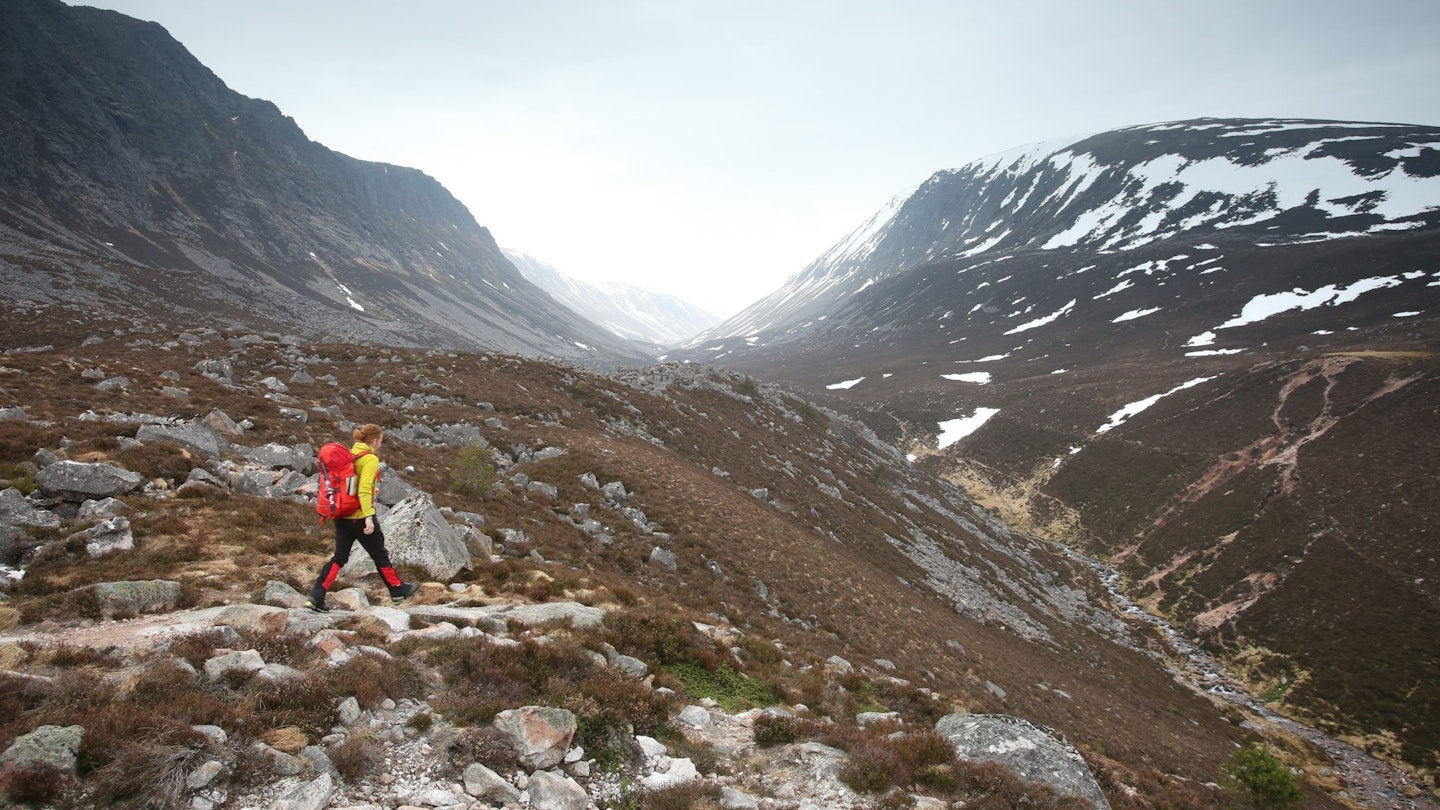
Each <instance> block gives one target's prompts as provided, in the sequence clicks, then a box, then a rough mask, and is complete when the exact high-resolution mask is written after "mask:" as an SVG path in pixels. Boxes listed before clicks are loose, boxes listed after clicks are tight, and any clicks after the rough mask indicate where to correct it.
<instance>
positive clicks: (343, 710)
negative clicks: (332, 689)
mask: <svg viewBox="0 0 1440 810" xmlns="http://www.w3.org/2000/svg"><path fill="white" fill-rule="evenodd" d="M335 715H336V717H337V718H339V720H340V725H342V726H353V725H355V724H356V723H357V722H359V721H360V701H358V700H356V699H355V698H354V697H347V698H345V699H344V700H342V701H340V705H339V706H337V707H336V709H335Z"/></svg>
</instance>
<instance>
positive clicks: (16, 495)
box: [0, 487, 60, 529]
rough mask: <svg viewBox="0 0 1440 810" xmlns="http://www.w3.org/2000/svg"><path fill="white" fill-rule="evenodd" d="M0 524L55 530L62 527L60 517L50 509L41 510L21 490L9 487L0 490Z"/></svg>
mask: <svg viewBox="0 0 1440 810" xmlns="http://www.w3.org/2000/svg"><path fill="white" fill-rule="evenodd" d="M0 523H8V524H10V525H11V526H34V527H36V528H40V529H53V528H56V527H57V526H59V525H60V516H59V515H57V514H55V513H54V512H51V511H49V510H48V509H41V508H39V507H38V506H36V505H35V504H34V503H32V502H31V501H30V499H29V498H27V497H25V496H24V494H22V493H21V492H20V490H18V489H16V488H14V487H7V488H6V489H4V490H0Z"/></svg>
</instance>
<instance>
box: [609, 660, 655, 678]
mask: <svg viewBox="0 0 1440 810" xmlns="http://www.w3.org/2000/svg"><path fill="white" fill-rule="evenodd" d="M610 664H611V666H614V667H615V668H616V669H618V670H620V671H621V672H624V673H625V674H627V675H632V676H634V677H636V678H643V677H645V676H646V675H648V674H650V667H649V666H647V665H646V664H645V662H644V661H641V660H640V659H639V658H636V657H634V656H630V655H617V656H615V658H614V659H612V660H611V661H610Z"/></svg>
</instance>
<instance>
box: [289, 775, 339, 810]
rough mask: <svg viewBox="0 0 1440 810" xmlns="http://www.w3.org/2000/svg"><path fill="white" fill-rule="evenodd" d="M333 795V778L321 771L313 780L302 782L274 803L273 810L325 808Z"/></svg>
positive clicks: (323, 809)
mask: <svg viewBox="0 0 1440 810" xmlns="http://www.w3.org/2000/svg"><path fill="white" fill-rule="evenodd" d="M334 796H335V780H334V779H333V778H332V777H331V776H330V774H328V773H322V774H320V776H318V777H316V778H315V780H314V781H311V782H302V783H301V784H299V785H297V786H296V787H295V789H294V790H291V791H290V792H289V793H287V794H285V795H284V796H282V797H281V798H280V799H279V800H278V801H276V803H275V810H325V808H327V807H329V806H330V800H331V799H332V798H333V797H334Z"/></svg>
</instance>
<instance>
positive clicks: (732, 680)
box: [667, 664, 775, 713]
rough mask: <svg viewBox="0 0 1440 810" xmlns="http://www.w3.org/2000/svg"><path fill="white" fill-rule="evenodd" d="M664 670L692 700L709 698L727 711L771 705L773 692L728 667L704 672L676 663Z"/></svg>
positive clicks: (697, 666)
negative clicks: (674, 678) (672, 676)
mask: <svg viewBox="0 0 1440 810" xmlns="http://www.w3.org/2000/svg"><path fill="white" fill-rule="evenodd" d="M667 671H668V672H669V673H670V674H671V675H674V676H675V677H676V678H677V679H679V681H680V683H682V684H684V686H685V691H686V692H687V693H689V695H690V697H691V698H692V699H700V698H707V697H708V698H710V699H712V700H714V701H715V702H716V703H718V704H720V707H721V708H723V709H724V710H725V711H727V712H731V713H733V712H737V711H741V710H743V709H748V708H752V707H755V706H768V705H771V704H773V703H774V702H775V693H774V691H772V690H771V689H770V687H769V686H767V685H766V684H765V683H763V682H761V681H757V680H755V679H754V678H751V677H750V676H748V675H746V674H745V673H743V672H737V671H735V670H734V669H732V668H730V667H728V666H722V667H720V668H719V669H716V670H708V669H705V668H704V667H702V666H699V665H698V664H676V665H672V666H670V667H667Z"/></svg>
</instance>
